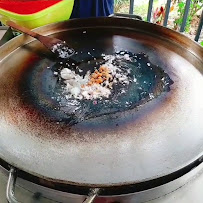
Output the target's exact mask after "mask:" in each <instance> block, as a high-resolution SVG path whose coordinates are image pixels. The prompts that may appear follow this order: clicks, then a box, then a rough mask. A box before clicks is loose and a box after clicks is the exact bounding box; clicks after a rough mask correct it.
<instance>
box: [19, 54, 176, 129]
mask: <svg viewBox="0 0 203 203" xmlns="http://www.w3.org/2000/svg"><path fill="white" fill-rule="evenodd" d="M94 53H97V52H96V51H94ZM80 59H81V63H79V64H73V63H72V62H71V61H63V62H51V63H50V61H48V60H47V59H44V60H43V61H40V62H39V64H35V66H34V68H33V69H29V70H28V71H27V72H25V73H24V76H23V78H22V84H21V87H22V90H21V91H22V92H23V96H22V100H23V101H24V102H26V103H29V104H31V105H32V106H34V108H35V109H38V111H39V112H40V113H41V114H43V115H45V116H46V117H47V118H48V119H50V120H52V121H57V122H63V123H66V124H69V125H73V124H75V123H78V122H81V121H83V120H86V119H90V118H94V117H99V116H102V115H107V114H114V113H117V112H123V111H126V110H129V109H136V108H137V107H138V106H142V105H144V104H145V103H146V102H150V100H152V99H155V98H157V97H158V96H159V95H161V94H163V93H164V92H168V91H169V90H170V85H171V84H172V83H173V81H172V80H171V79H170V78H169V76H168V74H167V73H166V72H164V70H163V69H162V68H160V67H159V66H157V65H154V64H152V63H151V62H150V60H149V58H148V56H147V55H146V54H144V53H138V54H133V53H130V52H125V51H120V52H117V53H114V54H108V55H105V54H102V55H101V53H100V55H99V54H95V55H94V54H92V53H91V54H88V53H87V54H84V53H83V54H82V55H81V58H80ZM37 63H38V62H37ZM103 64H107V65H108V64H110V65H112V66H114V67H118V68H119V70H120V72H119V74H121V75H122V74H123V75H125V76H126V77H127V80H128V82H126V81H123V82H122V81H121V82H118V83H114V84H113V86H112V89H111V94H110V95H109V97H100V98H97V99H84V98H82V99H77V98H74V97H72V96H70V95H69V93H68V92H67V91H66V90H65V85H66V84H65V83H64V81H63V79H62V78H61V77H60V70H61V69H62V68H64V67H66V68H70V69H71V70H74V71H75V73H76V74H79V75H80V76H82V77H84V76H85V74H86V73H87V72H88V71H90V72H91V73H93V72H94V71H95V70H96V69H99V67H100V66H101V65H103ZM45 67H48V68H45Z"/></svg>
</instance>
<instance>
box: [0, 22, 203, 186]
mask: <svg viewBox="0 0 203 203" xmlns="http://www.w3.org/2000/svg"><path fill="white" fill-rule="evenodd" d="M36 31H37V32H39V33H41V34H44V35H51V36H54V37H57V38H60V39H63V40H65V41H66V42H67V43H68V44H69V45H70V46H71V47H73V48H74V49H75V50H78V51H91V50H93V49H95V50H96V51H97V52H99V53H114V52H115V51H118V50H128V51H130V52H133V53H139V52H144V53H146V54H147V55H148V56H149V59H150V61H151V62H152V63H153V64H156V65H158V66H160V67H162V68H163V69H164V71H165V72H166V73H167V74H168V75H169V77H170V78H171V79H172V80H173V82H174V83H173V85H171V91H169V92H168V93H163V94H161V95H160V96H159V97H158V98H156V99H154V100H152V101H150V102H147V103H146V104H144V105H142V106H140V107H139V108H138V109H131V110H126V111H124V112H118V113H115V114H108V115H103V116H100V117H97V118H90V119H88V120H85V121H83V122H80V123H78V124H75V125H73V126H70V125H68V124H64V123H61V122H59V121H57V119H58V118H56V119H55V113H54V110H53V109H51V107H52V106H51V105H52V103H51V95H52V93H53V91H54V87H53V86H51V85H49V87H47V86H46V85H47V84H50V81H51V80H52V79H53V78H52V75H49V74H47V73H45V71H44V70H46V67H47V66H50V65H51V64H53V63H54V62H53V60H52V58H51V55H50V53H49V52H48V51H47V50H46V49H45V48H44V47H43V46H42V45H41V44H40V43H38V42H37V41H36V40H33V39H32V38H30V37H28V36H25V35H21V36H19V37H16V38H15V39H13V40H11V41H10V42H8V43H6V44H5V45H4V46H2V47H1V48H0V158H1V159H3V160H4V161H6V162H8V163H9V164H11V165H13V166H15V167H17V168H19V169H21V170H22V171H25V172H27V173H30V174H32V175H35V176H37V177H39V178H44V179H46V180H49V181H52V182H55V183H56V182H58V183H63V184H69V185H77V186H90V187H107V186H119V185H129V184H135V183H139V182H143V181H147V180H152V179H157V178H159V177H162V176H166V175H168V174H172V173H174V172H175V171H178V170H180V169H182V168H184V167H186V166H188V165H189V164H190V163H192V162H194V161H195V160H197V159H198V158H199V157H201V156H202V155H203V102H202V101H203V91H202V89H203V61H202V57H203V51H202V48H201V47H200V46H199V45H198V44H196V43H195V42H193V41H191V40H190V39H188V38H187V37H185V36H184V35H181V34H179V33H177V32H174V31H172V30H169V29H167V28H164V27H161V26H157V25H153V24H150V23H146V22H142V21H135V20H130V19H118V18H97V19H84V20H70V21H67V22H63V23H57V24H52V25H48V26H45V27H41V28H39V29H37V30H36ZM26 76H29V77H26ZM51 84H52V83H51ZM45 89H46V91H45ZM47 89H49V91H47ZM56 111H57V115H59V113H60V112H58V111H60V110H56ZM56 111H55V112H56ZM59 117H60V116H59Z"/></svg>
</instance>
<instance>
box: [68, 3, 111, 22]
mask: <svg viewBox="0 0 203 203" xmlns="http://www.w3.org/2000/svg"><path fill="white" fill-rule="evenodd" d="M113 12H114V0H75V3H74V7H73V12H72V15H71V18H89V17H100V16H109V15H110V14H112V13H113Z"/></svg>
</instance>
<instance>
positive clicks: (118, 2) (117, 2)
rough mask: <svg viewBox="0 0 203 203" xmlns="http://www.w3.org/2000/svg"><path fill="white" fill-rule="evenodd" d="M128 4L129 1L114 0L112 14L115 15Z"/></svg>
mask: <svg viewBox="0 0 203 203" xmlns="http://www.w3.org/2000/svg"><path fill="white" fill-rule="evenodd" d="M126 4H129V0H115V1H114V12H115V13H117V12H119V11H120V10H121V8H122V7H123V6H125V5H126Z"/></svg>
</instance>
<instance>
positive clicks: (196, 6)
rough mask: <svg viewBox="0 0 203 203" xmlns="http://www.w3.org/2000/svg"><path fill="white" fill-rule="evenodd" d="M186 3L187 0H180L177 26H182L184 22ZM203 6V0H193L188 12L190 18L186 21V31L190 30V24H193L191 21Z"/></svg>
mask: <svg viewBox="0 0 203 203" xmlns="http://www.w3.org/2000/svg"><path fill="white" fill-rule="evenodd" d="M185 4H186V2H185V1H183V0H180V1H179V3H178V14H179V17H178V18H177V19H176V20H175V28H177V27H180V26H181V25H182V22H183V16H184V12H185ZM202 7H203V0H192V1H191V4H190V11H189V14H188V18H187V21H186V26H185V32H189V31H190V26H191V21H192V19H193V17H194V16H195V15H196V13H197V12H198V11H199V10H200V9H202Z"/></svg>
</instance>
